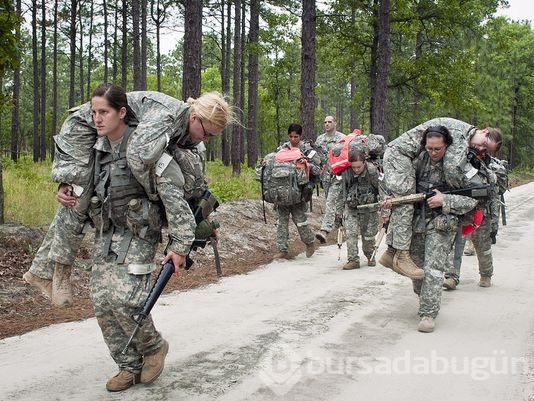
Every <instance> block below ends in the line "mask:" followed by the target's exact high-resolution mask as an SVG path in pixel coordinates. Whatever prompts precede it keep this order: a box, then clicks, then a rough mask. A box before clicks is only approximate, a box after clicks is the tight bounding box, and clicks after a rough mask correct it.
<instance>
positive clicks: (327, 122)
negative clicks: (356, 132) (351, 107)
mask: <svg viewBox="0 0 534 401" xmlns="http://www.w3.org/2000/svg"><path fill="white" fill-rule="evenodd" d="M324 123H325V124H332V123H333V121H325V122H324Z"/></svg>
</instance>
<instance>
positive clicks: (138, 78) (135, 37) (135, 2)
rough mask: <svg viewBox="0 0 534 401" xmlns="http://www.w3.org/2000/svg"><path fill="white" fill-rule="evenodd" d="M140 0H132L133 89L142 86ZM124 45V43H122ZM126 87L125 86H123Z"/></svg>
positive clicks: (139, 88)
mask: <svg viewBox="0 0 534 401" xmlns="http://www.w3.org/2000/svg"><path fill="white" fill-rule="evenodd" d="M139 2H140V0H132V42H133V79H134V86H133V90H134V91H138V90H142V88H143V79H142V69H141V62H142V60H141V10H140V8H141V5H140V4H139ZM123 46H124V43H123ZM124 89H126V88H124Z"/></svg>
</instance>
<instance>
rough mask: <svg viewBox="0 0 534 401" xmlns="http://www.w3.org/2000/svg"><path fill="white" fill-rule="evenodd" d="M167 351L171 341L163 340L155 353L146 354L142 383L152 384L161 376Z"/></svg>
mask: <svg viewBox="0 0 534 401" xmlns="http://www.w3.org/2000/svg"><path fill="white" fill-rule="evenodd" d="M167 352H169V343H168V342H167V341H165V340H163V344H162V345H161V347H159V349H158V350H157V351H156V352H155V353H153V354H152V355H147V356H145V358H144V359H145V360H144V363H143V370H142V371H141V383H143V384H150V383H152V382H153V381H154V380H156V379H157V378H158V377H159V375H160V374H161V372H163V367H164V366H165V357H166V356H167Z"/></svg>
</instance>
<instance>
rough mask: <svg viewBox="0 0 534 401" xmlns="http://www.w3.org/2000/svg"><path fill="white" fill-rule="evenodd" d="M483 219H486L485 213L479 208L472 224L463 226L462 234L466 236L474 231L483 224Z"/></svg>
mask: <svg viewBox="0 0 534 401" xmlns="http://www.w3.org/2000/svg"><path fill="white" fill-rule="evenodd" d="M482 220H484V214H483V213H482V210H479V209H477V210H476V211H475V215H474V216H473V222H472V223H471V224H467V225H465V226H462V236H463V237H465V236H467V235H469V234H471V233H474V232H475V230H476V229H477V228H478V227H480V225H481V224H482Z"/></svg>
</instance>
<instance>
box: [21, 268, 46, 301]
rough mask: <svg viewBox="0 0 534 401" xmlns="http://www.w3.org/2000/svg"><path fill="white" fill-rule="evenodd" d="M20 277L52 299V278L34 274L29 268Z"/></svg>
mask: <svg viewBox="0 0 534 401" xmlns="http://www.w3.org/2000/svg"><path fill="white" fill-rule="evenodd" d="M22 278H23V279H24V281H26V282H27V283H28V284H29V285H31V286H32V287H33V288H35V289H37V290H39V291H41V292H42V293H43V295H44V296H45V297H47V298H48V299H52V280H46V279H44V278H41V277H39V276H36V275H35V274H33V273H32V272H30V271H29V270H28V271H27V272H26V273H24V274H23V275H22Z"/></svg>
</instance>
